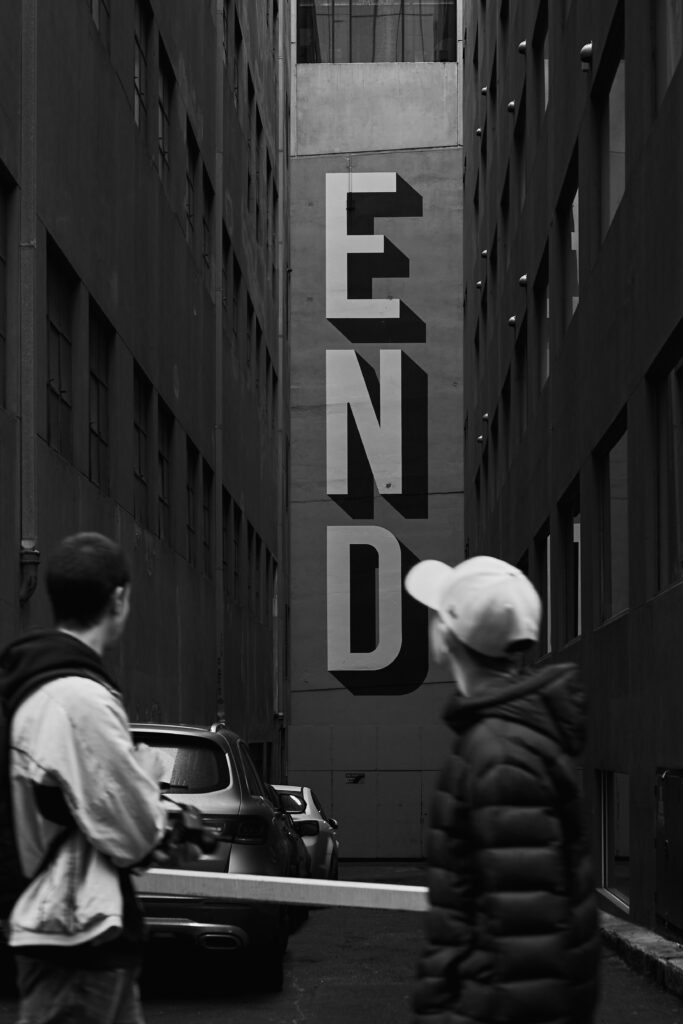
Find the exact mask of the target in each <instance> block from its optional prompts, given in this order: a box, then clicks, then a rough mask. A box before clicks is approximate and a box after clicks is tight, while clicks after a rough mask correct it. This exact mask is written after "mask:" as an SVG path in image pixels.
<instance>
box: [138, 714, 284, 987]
mask: <svg viewBox="0 0 683 1024" xmlns="http://www.w3.org/2000/svg"><path fill="white" fill-rule="evenodd" d="M131 731H132V733H133V738H134V741H135V742H136V743H146V744H148V745H149V746H150V747H154V748H155V749H156V750H157V751H158V753H159V754H160V755H161V758H162V761H163V763H164V764H165V766H166V770H165V772H164V775H163V777H162V779H161V785H162V788H163V790H164V792H165V793H166V794H168V796H170V797H171V798H172V799H173V800H176V801H178V802H179V803H183V802H185V803H187V804H191V805H192V806H194V807H195V808H197V810H198V811H199V812H200V814H201V819H202V825H203V826H204V828H206V829H209V830H210V831H211V832H212V833H213V835H214V836H215V837H216V839H217V840H218V842H217V844H216V847H215V849H214V850H213V852H211V853H203V854H200V853H199V851H197V854H198V855H197V856H196V857H193V856H190V859H186V860H182V859H181V860H179V861H177V862H175V863H174V865H173V866H174V867H177V868H182V869H183V870H190V871H226V872H228V873H232V874H249V875H275V876H277V875H281V876H288V875H295V874H297V871H298V865H297V862H296V854H295V852H294V851H293V847H292V842H291V837H290V835H289V834H288V833H289V830H290V828H291V826H290V825H289V824H288V822H287V821H286V816H285V815H284V813H283V811H282V810H281V809H280V807H278V806H276V805H275V804H274V803H273V802H272V800H271V794H269V792H268V790H267V788H266V786H265V785H264V783H263V782H262V780H261V778H260V776H259V773H258V771H257V770H256V768H255V766H254V763H253V761H252V759H251V756H250V754H249V749H248V747H247V745H246V743H245V742H244V741H243V740H242V739H240V737H239V736H237V735H236V734H235V733H234V732H231V731H230V730H228V729H222V728H221V729H219V730H218V731H215V732H214V731H212V730H210V729H203V728H196V727H193V726H185V725H150V724H147V723H139V724H137V723H134V724H133V725H132V726H131ZM140 889H141V890H142V891H141V893H140V899H141V902H142V905H143V909H144V913H145V917H146V920H147V924H148V926H149V931H150V936H151V938H152V939H161V938H177V939H182V940H187V941H190V942H192V943H195V944H198V945H200V946H203V947H204V948H206V949H212V950H247V951H249V952H251V953H253V954H254V956H255V957H258V970H259V977H260V979H261V982H262V983H263V984H264V985H265V986H267V987H269V988H275V989H277V988H279V987H281V985H282V959H283V956H284V953H285V949H286V946H287V939H288V936H289V931H290V916H289V913H288V910H287V908H286V907H281V906H277V905H274V904H266V903H264V904H256V903H243V904H241V903H237V902H232V901H228V900H224V901H221V900H214V899H204V898H198V897H194V896H178V895H175V894H173V895H171V894H170V893H169V895H168V896H165V895H156V894H155V895H151V894H150V895H145V893H144V879H142V880H141V885H140Z"/></svg>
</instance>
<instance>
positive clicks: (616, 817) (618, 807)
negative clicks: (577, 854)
mask: <svg viewBox="0 0 683 1024" xmlns="http://www.w3.org/2000/svg"><path fill="white" fill-rule="evenodd" d="M601 774H602V780H601V783H602V784H601V789H602V837H603V838H602V884H603V887H604V888H605V889H607V890H608V891H609V892H611V893H613V894H614V895H615V896H617V897H618V898H620V899H621V900H623V901H624V902H625V903H626V904H628V902H629V893H630V888H631V886H630V875H631V856H630V834H629V833H630V799H631V792H630V789H631V787H630V778H629V776H628V775H627V774H625V773H624V772H603V773H601Z"/></svg>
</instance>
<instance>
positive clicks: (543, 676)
mask: <svg viewBox="0 0 683 1024" xmlns="http://www.w3.org/2000/svg"><path fill="white" fill-rule="evenodd" d="M444 718H445V720H446V721H447V722H448V724H449V725H450V727H451V728H452V729H453V730H454V731H455V732H457V733H464V732H466V731H467V730H468V729H469V728H470V727H471V726H473V725H474V724H475V723H476V722H478V721H480V720H481V719H483V718H502V719H506V720H507V721H513V722H520V723H521V724H523V725H525V726H528V727H529V728H531V729H535V730H536V731H537V732H540V733H543V734H545V735H546V736H551V737H552V738H553V739H556V740H557V741H558V742H559V743H560V744H561V746H562V747H563V749H564V750H566V751H567V753H569V754H571V755H572V756H576V754H578V753H579V752H580V751H581V750H582V749H583V746H584V743H585V735H586V696H585V693H584V690H583V686H582V685H581V682H580V680H579V676H578V671H577V668H576V665H573V664H569V663H566V664H560V665H548V666H547V667H546V668H542V669H535V670H531V671H529V672H527V673H524V674H521V675H519V676H517V677H516V678H515V679H512V680H511V679H510V678H509V677H503V676H492V677H491V681H490V683H487V684H486V686H485V687H482V690H481V692H480V693H477V694H475V695H473V696H471V697H463V696H461V695H460V694H455V695H454V696H453V697H452V698H451V700H450V701H449V703H448V705H447V707H446V711H445V713H444Z"/></svg>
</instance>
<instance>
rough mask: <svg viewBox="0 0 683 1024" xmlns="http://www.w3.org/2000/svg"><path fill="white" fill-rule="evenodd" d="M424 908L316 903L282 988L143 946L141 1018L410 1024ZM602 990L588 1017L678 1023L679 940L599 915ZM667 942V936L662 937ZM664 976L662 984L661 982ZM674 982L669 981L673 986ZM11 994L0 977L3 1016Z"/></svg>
mask: <svg viewBox="0 0 683 1024" xmlns="http://www.w3.org/2000/svg"><path fill="white" fill-rule="evenodd" d="M340 876H341V878H342V880H344V881H359V882H384V883H393V884H399V885H423V884H424V867H423V866H422V865H421V864H419V863H414V862H412V863H406V862H400V861H397V862H374V861H372V862H358V861H357V862H350V861H346V862H342V863H341V865H340ZM423 925H424V915H422V914H420V913H415V912H406V911H386V910H368V909H364V910H358V909H352V908H320V909H315V910H311V911H310V913H309V916H308V920H307V921H306V922H305V923H304V924H303V925H302V927H300V928H299V929H298V931H296V932H295V933H294V934H293V935H292V936H291V938H290V941H289V948H288V951H287V955H286V958H285V981H284V987H283V990H282V991H281V992H277V993H267V992H264V991H262V988H261V986H260V985H259V977H258V967H257V966H256V968H255V969H254V968H252V969H251V970H247V969H245V964H244V963H243V961H241V960H240V959H239V957H238V956H237V955H235V954H228V955H226V954H214V953H209V952H207V951H198V952H195V953H189V952H188V951H187V950H182V949H177V950H176V949H174V948H172V946H171V945H165V944H163V943H159V944H157V945H154V944H153V945H152V946H150V949H149V951H148V956H147V964H146V968H145V972H144V975H143V997H144V1013H145V1019H146V1021H147V1024H154V1022H156V1021H158V1022H159V1024H162V1022H163V1024H189V1022H190V1021H192V1022H195V1021H197V1022H201V1024H225V1021H226V1020H229V1021H230V1024H350V1022H351V1021H357V1022H358V1024H403V1022H405V1024H407V1022H408V1021H409V1020H410V997H411V993H412V990H413V985H414V976H415V965H416V961H417V956H418V952H419V949H420V946H421V943H422V934H423ZM602 926H603V938H604V940H605V941H604V952H603V963H602V997H601V1000H600V1005H599V1009H598V1011H597V1013H596V1016H595V1020H594V1024H683V1001H681V999H680V998H679V997H678V995H676V994H675V992H676V989H675V987H674V983H673V981H672V979H675V978H676V977H678V976H679V975H677V973H676V972H677V970H678V964H677V963H676V961H677V960H678V959H680V954H681V953H682V952H683V950H682V949H681V947H679V946H678V945H677V944H674V943H669V944H666V940H662V939H660V938H659V937H658V936H653V935H652V933H649V932H644V930H642V929H637V928H635V927H634V926H632V925H629V924H628V922H624V921H617V919H616V918H611V917H610V916H603V918H602ZM663 943H664V945H663ZM665 985H668V989H667V988H666V987H665ZM672 989H673V991H672ZM15 1021H16V1001H15V999H14V997H13V995H12V993H11V991H8V989H7V987H6V986H5V985H0V1024H14V1022H15Z"/></svg>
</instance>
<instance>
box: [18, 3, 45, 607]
mask: <svg viewBox="0 0 683 1024" xmlns="http://www.w3.org/2000/svg"><path fill="white" fill-rule="evenodd" d="M37 6H38V2H37V0H22V5H21V155H20V165H21V171H20V177H21V196H20V229H19V230H20V240H19V281H20V312H19V318H20V326H19V343H20V355H19V374H20V376H19V383H20V397H19V446H20V457H19V463H20V530H21V542H20V548H19V568H20V586H19V604H20V606H21V607H22V608H24V607H25V606H26V604H27V603H28V601H29V600H30V598H31V596H32V594H33V592H34V591H35V589H36V584H37V582H38V565H39V562H40V552H39V551H38V500H37V490H38V488H37V479H36V472H37V469H36V410H35V406H36V394H35V386H36V365H35V362H36V337H35V327H36V318H35V302H36V280H37V212H36V194H37V189H36V177H37V167H36V149H37V146H36V135H37V101H36V98H37V53H36V50H37V18H38V11H37Z"/></svg>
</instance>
